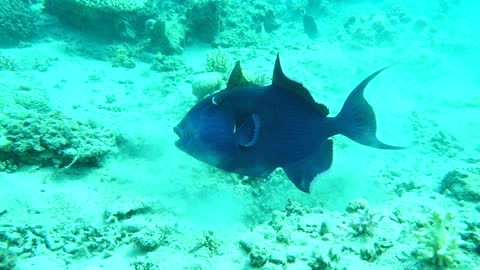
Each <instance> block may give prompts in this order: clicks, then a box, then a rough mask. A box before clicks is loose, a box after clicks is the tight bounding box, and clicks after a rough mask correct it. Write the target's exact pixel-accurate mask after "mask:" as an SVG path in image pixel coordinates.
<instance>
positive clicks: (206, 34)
mask: <svg viewBox="0 0 480 270" xmlns="http://www.w3.org/2000/svg"><path fill="white" fill-rule="evenodd" d="M223 4H224V3H223V1H222V0H203V1H195V2H194V4H193V5H192V6H191V7H190V8H189V9H188V10H187V13H186V17H187V36H188V37H189V38H193V39H198V40H201V41H204V42H209V43H210V42H212V41H213V40H214V38H215V36H216V35H217V33H218V32H219V31H220V25H221V23H220V16H221V13H222V9H223Z"/></svg>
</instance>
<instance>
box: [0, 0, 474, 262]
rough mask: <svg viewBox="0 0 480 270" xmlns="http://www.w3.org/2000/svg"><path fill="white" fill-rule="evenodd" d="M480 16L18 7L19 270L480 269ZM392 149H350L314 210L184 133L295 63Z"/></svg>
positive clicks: (428, 10)
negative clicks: (203, 106) (237, 69)
mask: <svg viewBox="0 0 480 270" xmlns="http://www.w3.org/2000/svg"><path fill="white" fill-rule="evenodd" d="M478 10H480V3H478V1H474V0H470V1H468V0H463V1H462V0H425V1H410V0H406V1H398V0H397V1H396V0H385V1H381V0H378V1H377V0H370V1H367V0H365V1H354V0H337V1H335V0H275V1H274V0H271V1H260V0H259V1H254V0H245V1H236V0H104V1H101V0H44V1H42V0H0V171H1V172H0V270H6V269H19V270H28V269H85V270H86V269H89V270H99V269H134V270H155V269H184V270H202V269H204V270H207V269H212V270H220V269H222V270H228V269H265V270H267V269H268V270H280V269H288V270H319V269H462V270H463V269H472V270H473V269H480V213H479V212H480V141H479V137H480V128H479V125H480V65H479V60H480V20H478ZM277 53H280V55H281V58H282V66H283V70H284V72H285V74H286V75H287V76H288V77H290V78H292V79H294V80H296V81H299V82H301V83H302V84H303V85H304V86H305V87H306V88H307V89H309V90H310V93H311V94H312V96H313V97H314V98H315V100H316V101H317V102H320V103H323V104H326V105H327V106H328V107H329V109H330V112H331V114H332V115H336V114H337V113H338V112H339V110H340V108H341V106H342V104H343V101H344V100H345V98H346V97H347V95H348V94H349V93H350V91H351V90H352V89H353V88H354V87H355V86H356V85H357V84H358V83H359V82H360V81H361V80H362V79H364V78H365V77H366V76H368V75H369V74H371V73H372V72H374V71H376V70H378V69H380V68H382V67H385V66H388V65H392V66H391V67H390V68H389V69H387V70H385V71H384V72H383V73H382V74H381V75H379V76H378V77H377V78H375V80H373V81H372V82H371V83H370V84H369V86H368V87H367V89H366V92H365V95H366V98H367V100H368V101H369V102H370V104H371V105H372V107H373V108H374V110H375V113H376V116H377V124H378V129H379V130H378V136H379V138H380V139H381V140H383V141H385V142H390V143H394V144H396V145H408V146H410V147H408V148H407V149H404V150H396V151H382V150H377V149H373V148H368V147H365V146H362V145H359V144H357V143H355V142H353V141H351V140H349V139H347V138H345V137H343V136H340V135H339V136H335V137H334V138H333V140H334V158H333V164H332V167H331V168H330V170H329V171H328V172H327V173H325V174H322V175H320V176H318V177H317V179H316V181H315V182H314V183H313V185H312V193H311V194H306V193H303V192H301V191H299V190H298V189H297V188H296V187H295V186H294V185H293V184H292V183H291V182H290V181H289V180H288V178H287V177H286V175H285V174H284V172H283V171H282V170H281V169H278V170H276V171H275V172H274V173H273V174H272V175H271V176H270V177H268V178H267V179H252V178H247V177H241V176H238V175H236V174H231V173H226V172H223V171H221V170H219V169H216V168H213V167H211V166H208V165H206V164H204V163H202V162H200V161H197V160H195V159H194V158H192V157H190V156H188V155H187V154H185V153H183V152H181V151H179V150H178V149H177V148H176V147H175V145H174V142H175V140H176V139H177V137H176V136H175V134H174V132H173V127H174V126H175V125H176V124H177V123H178V122H179V121H180V120H181V119H182V117H183V116H184V115H185V113H186V112H187V111H188V110H189V109H190V108H191V107H192V106H193V105H194V104H195V103H196V102H197V101H198V100H199V99H201V98H203V97H205V96H206V95H208V94H210V93H213V92H214V91H217V90H219V89H223V88H225V86H226V82H227V80H228V77H229V75H230V72H231V70H232V68H233V66H234V64H235V62H236V61H237V60H240V61H241V64H242V67H243V71H244V73H245V76H246V77H247V78H249V79H250V80H252V81H254V82H256V83H258V84H262V85H267V84H270V83H271V79H272V71H273V65H274V61H275V57H276V54H277Z"/></svg>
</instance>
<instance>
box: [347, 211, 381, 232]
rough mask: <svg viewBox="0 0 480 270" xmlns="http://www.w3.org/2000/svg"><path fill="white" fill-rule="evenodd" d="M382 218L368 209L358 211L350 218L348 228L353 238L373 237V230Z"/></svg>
mask: <svg viewBox="0 0 480 270" xmlns="http://www.w3.org/2000/svg"><path fill="white" fill-rule="evenodd" d="M383 217H384V216H382V215H380V214H378V213H373V212H371V210H370V208H365V209H358V210H357V211H356V212H355V213H354V214H353V217H352V220H351V221H350V223H349V224H348V226H349V227H350V228H351V229H352V230H353V233H354V235H355V236H360V235H367V236H373V230H374V229H375V227H377V225H378V224H379V223H380V221H381V220H382V219H383Z"/></svg>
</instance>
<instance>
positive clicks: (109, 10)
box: [45, 0, 146, 39]
mask: <svg viewBox="0 0 480 270" xmlns="http://www.w3.org/2000/svg"><path fill="white" fill-rule="evenodd" d="M145 3H146V1H145V0H139V1H136V0H108V1H96V0H45V9H46V11H47V12H49V13H51V14H52V15H55V16H57V17H58V18H59V20H60V21H62V22H63V23H65V24H68V25H71V26H73V27H76V28H78V29H80V30H83V31H86V32H93V33H97V34H98V35H99V36H100V37H104V38H121V39H133V38H134V37H135V36H136V34H137V31H135V25H136V24H138V22H137V20H139V19H140V20H142V18H141V17H140V16H138V14H139V13H140V12H141V11H142V10H143V9H144V7H145ZM143 20H144V19H143Z"/></svg>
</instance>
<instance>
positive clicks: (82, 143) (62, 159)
mask: <svg viewBox="0 0 480 270" xmlns="http://www.w3.org/2000/svg"><path fill="white" fill-rule="evenodd" d="M38 92H39V91H37V90H35V89H31V90H30V91H22V90H19V91H13V92H5V93H7V94H6V95H5V96H2V99H1V100H0V111H1V113H0V134H2V136H0V138H1V141H2V143H1V147H0V161H4V162H10V164H12V165H16V166H19V165H21V164H36V165H41V166H55V167H70V166H72V165H73V164H78V163H83V164H90V165H98V163H99V162H100V160H101V159H102V158H103V157H104V156H105V155H106V154H108V153H110V152H111V151H113V150H115V149H116V142H115V136H114V134H113V132H112V131H111V130H109V129H107V128H105V127H104V126H103V125H102V124H100V123H98V122H95V121H80V120H75V119H72V118H69V117H67V116H65V115H63V114H61V113H60V112H58V111H55V110H53V109H52V108H50V105H49V103H48V99H47V98H46V97H45V96H44V93H43V92H42V91H40V92H39V93H38Z"/></svg>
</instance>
